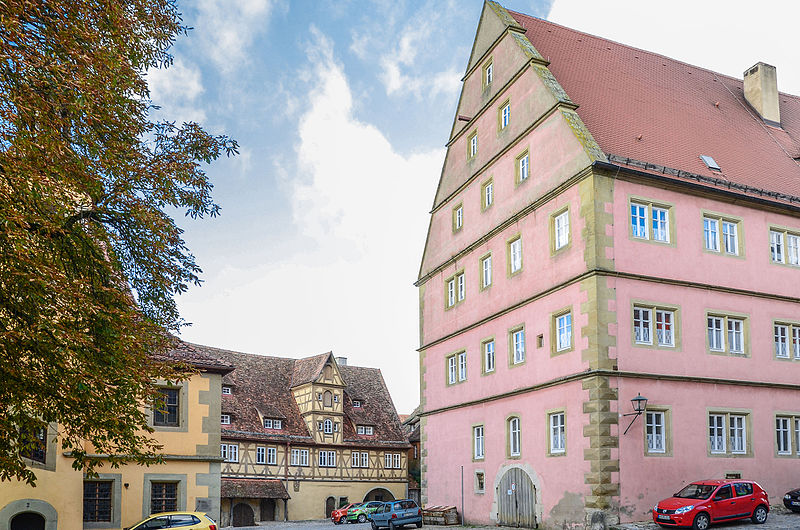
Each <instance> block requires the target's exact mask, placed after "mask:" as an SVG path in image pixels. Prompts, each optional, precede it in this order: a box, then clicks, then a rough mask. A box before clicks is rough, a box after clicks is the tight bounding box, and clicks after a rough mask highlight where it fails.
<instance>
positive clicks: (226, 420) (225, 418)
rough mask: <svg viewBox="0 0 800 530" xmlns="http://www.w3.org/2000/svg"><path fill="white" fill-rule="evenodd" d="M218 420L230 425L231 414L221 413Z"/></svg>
mask: <svg viewBox="0 0 800 530" xmlns="http://www.w3.org/2000/svg"><path fill="white" fill-rule="evenodd" d="M219 422H220V424H221V425H230V424H231V416H230V414H222V415H221V416H220V417H219Z"/></svg>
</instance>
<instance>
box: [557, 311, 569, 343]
mask: <svg viewBox="0 0 800 530" xmlns="http://www.w3.org/2000/svg"><path fill="white" fill-rule="evenodd" d="M571 347H572V312H569V313H565V314H563V315H558V316H557V317H556V351H564V350H567V349H569V348H571Z"/></svg>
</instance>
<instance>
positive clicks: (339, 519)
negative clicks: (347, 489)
mask: <svg viewBox="0 0 800 530" xmlns="http://www.w3.org/2000/svg"><path fill="white" fill-rule="evenodd" d="M356 504H361V503H359V502H351V503H350V504H348V505H347V506H342V507H341V508H339V509H337V510H333V511H332V512H331V521H333V524H342V523H343V522H344V518H345V517H346V516H347V510H349V509H350V508H352V507H353V506H355V505H356Z"/></svg>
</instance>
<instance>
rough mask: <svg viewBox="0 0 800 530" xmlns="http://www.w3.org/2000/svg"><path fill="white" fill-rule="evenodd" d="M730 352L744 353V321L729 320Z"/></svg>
mask: <svg viewBox="0 0 800 530" xmlns="http://www.w3.org/2000/svg"><path fill="white" fill-rule="evenodd" d="M728 350H729V351H730V352H731V353H744V321H743V320H741V319H738V318H728Z"/></svg>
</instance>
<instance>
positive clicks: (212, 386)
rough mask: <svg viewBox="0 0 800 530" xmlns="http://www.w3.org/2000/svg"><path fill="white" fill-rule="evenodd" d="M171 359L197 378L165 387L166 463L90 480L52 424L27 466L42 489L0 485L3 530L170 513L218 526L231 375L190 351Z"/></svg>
mask: <svg viewBox="0 0 800 530" xmlns="http://www.w3.org/2000/svg"><path fill="white" fill-rule="evenodd" d="M170 356H173V357H175V358H177V359H180V360H183V361H185V362H187V363H189V364H191V365H193V366H194V367H195V368H197V369H198V370H199V373H198V374H196V375H194V376H192V377H191V378H190V379H188V380H187V381H184V382H182V383H180V384H178V385H177V386H167V385H166V384H163V385H160V386H161V388H160V391H161V392H162V393H163V395H164V399H165V403H166V407H165V410H164V411H150V412H149V414H150V422H151V425H152V426H153V428H154V429H155V431H156V432H155V433H154V434H153V437H154V438H155V439H156V440H158V441H159V442H160V443H161V444H162V445H163V449H162V452H163V454H164V463H163V464H160V465H153V466H150V467H145V466H139V465H124V466H121V467H119V468H116V469H112V468H111V467H110V466H103V467H101V468H100V469H98V473H99V476H97V477H94V478H88V477H84V474H83V473H82V472H80V471H76V470H74V469H73V468H72V459H71V458H70V457H69V455H68V454H65V453H63V452H61V451H60V450H59V449H60V447H59V444H58V434H57V432H58V426H57V425H56V424H51V425H49V426H48V428H47V432H46V433H43V436H42V447H41V451H35V452H34V453H33V454H31V455H30V456H31V458H30V459H28V461H27V463H28V465H29V466H30V467H31V468H33V469H34V470H35V472H36V476H37V485H36V487H31V486H29V485H27V484H24V483H21V482H17V481H11V482H0V530H55V529H56V528H60V529H69V530H77V529H80V528H85V529H118V528H123V527H126V526H131V525H132V524H133V523H135V522H136V521H138V520H140V519H142V518H143V517H146V516H147V515H149V514H150V513H154V512H158V511H165V510H196V511H201V512H205V513H208V514H209V515H210V516H211V517H212V518H213V519H214V520H217V521H218V520H219V514H220V506H219V499H220V465H221V460H222V459H221V458H220V424H219V417H220V410H221V409H220V395H221V387H222V385H221V382H222V376H223V375H224V374H226V373H228V372H229V371H230V370H231V367H230V366H229V365H227V364H225V363H224V362H221V361H220V360H218V359H216V358H214V357H211V356H207V355H205V354H204V353H203V352H201V351H199V350H198V349H197V348H195V347H194V346H193V345H190V344H186V343H180V344H179V345H178V346H177V347H176V349H174V350H172V351H171V352H170ZM95 456H97V457H98V458H102V456H103V455H95Z"/></svg>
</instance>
